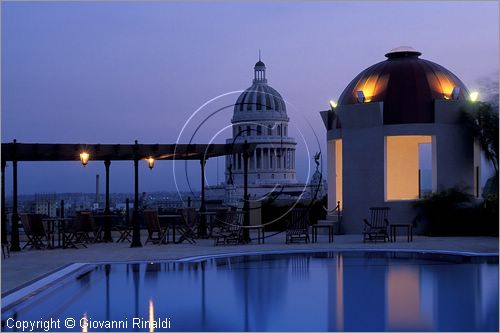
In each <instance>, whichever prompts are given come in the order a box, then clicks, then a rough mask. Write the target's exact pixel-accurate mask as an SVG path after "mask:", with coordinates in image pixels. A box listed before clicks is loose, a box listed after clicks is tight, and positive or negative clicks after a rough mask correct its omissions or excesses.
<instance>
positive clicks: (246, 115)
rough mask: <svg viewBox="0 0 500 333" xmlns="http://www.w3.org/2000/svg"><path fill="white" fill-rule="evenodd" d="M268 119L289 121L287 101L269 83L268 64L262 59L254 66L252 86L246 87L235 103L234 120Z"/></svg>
mask: <svg viewBox="0 0 500 333" xmlns="http://www.w3.org/2000/svg"><path fill="white" fill-rule="evenodd" d="M252 119H259V120H262V119H266V120H276V121H288V117H287V115H286V106H285V101H284V100H283V98H282V97H281V95H280V93H279V92H277V91H276V90H275V89H274V88H273V87H271V86H269V85H268V84H267V78H266V65H265V64H264V62H262V60H261V59H260V53H259V61H257V63H256V64H255V66H254V79H253V82H252V86H251V87H249V88H247V89H245V91H243V92H242V93H241V94H240V96H239V97H238V99H237V100H236V104H235V105H234V116H233V122H238V121H249V120H252Z"/></svg>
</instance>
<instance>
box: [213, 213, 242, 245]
mask: <svg viewBox="0 0 500 333" xmlns="http://www.w3.org/2000/svg"><path fill="white" fill-rule="evenodd" d="M242 223H243V212H241V211H227V212H226V218H225V221H220V230H219V231H214V232H215V236H214V238H215V244H214V245H215V246H217V245H229V244H235V245H237V244H239V243H241V240H242V231H243V229H242V227H241V226H242Z"/></svg>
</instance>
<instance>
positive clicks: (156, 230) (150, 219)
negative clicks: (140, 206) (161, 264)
mask: <svg viewBox="0 0 500 333" xmlns="http://www.w3.org/2000/svg"><path fill="white" fill-rule="evenodd" d="M143 214H144V222H145V223H146V226H147V228H148V239H146V243H144V244H147V243H148V242H151V243H153V244H162V243H166V242H167V241H166V238H167V231H168V229H167V228H162V227H161V225H160V220H159V219H158V211H157V210H156V209H145V210H144V212H143Z"/></svg>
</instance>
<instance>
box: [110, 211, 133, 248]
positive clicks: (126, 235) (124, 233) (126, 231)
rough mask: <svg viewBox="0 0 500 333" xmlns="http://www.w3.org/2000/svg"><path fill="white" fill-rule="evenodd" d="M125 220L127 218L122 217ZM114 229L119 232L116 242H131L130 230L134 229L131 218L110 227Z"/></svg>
mask: <svg viewBox="0 0 500 333" xmlns="http://www.w3.org/2000/svg"><path fill="white" fill-rule="evenodd" d="M124 219H125V220H127V217H126V216H125V217H124ZM112 230H114V231H118V232H119V233H120V236H119V237H118V239H117V240H116V242H117V243H120V242H125V241H127V242H129V243H130V242H132V231H133V230H134V223H133V220H132V219H128V221H125V223H124V224H119V225H117V226H115V227H113V228H112Z"/></svg>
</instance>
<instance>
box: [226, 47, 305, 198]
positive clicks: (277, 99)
mask: <svg viewBox="0 0 500 333" xmlns="http://www.w3.org/2000/svg"><path fill="white" fill-rule="evenodd" d="M253 69H254V78H253V81H252V86H251V87H249V88H247V89H245V90H244V91H243V92H242V93H241V94H240V96H239V97H238V99H237V100H236V102H235V104H234V113H233V117H232V119H231V123H232V125H233V126H232V134H233V135H232V138H229V139H227V140H226V143H228V144H231V143H235V142H236V143H242V142H244V141H246V142H248V143H250V144H255V149H254V151H253V153H252V155H251V156H250V157H249V160H248V184H249V185H250V186H251V187H252V189H253V190H254V192H253V193H254V194H255V193H260V194H259V195H265V194H266V193H269V192H270V191H273V190H272V188H274V186H275V185H276V184H281V185H283V184H287V185H288V184H296V183H297V179H296V172H295V146H296V144H297V143H296V141H295V139H294V138H293V137H291V136H289V131H288V125H289V121H290V119H289V118H288V116H287V114H286V106H285V101H284V100H283V98H282V97H281V95H280V94H279V93H278V92H277V91H276V90H275V89H274V88H272V87H271V86H269V85H268V84H267V78H266V65H265V64H264V63H263V62H262V60H260V56H259V61H258V62H257V63H256V64H255V66H254V67H253ZM243 164H244V161H243V157H242V154H241V153H240V154H235V155H234V156H231V155H228V156H227V157H226V168H229V169H228V170H231V172H230V173H229V171H228V172H226V177H227V179H228V181H227V182H228V183H231V184H233V185H234V186H236V187H237V188H238V187H239V188H241V186H242V184H243V180H244V178H243V175H244V172H243V169H244V165H243Z"/></svg>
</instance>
